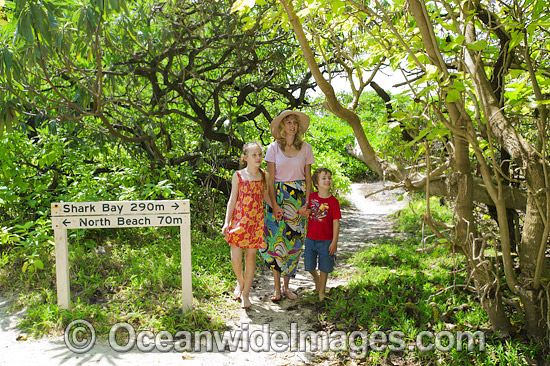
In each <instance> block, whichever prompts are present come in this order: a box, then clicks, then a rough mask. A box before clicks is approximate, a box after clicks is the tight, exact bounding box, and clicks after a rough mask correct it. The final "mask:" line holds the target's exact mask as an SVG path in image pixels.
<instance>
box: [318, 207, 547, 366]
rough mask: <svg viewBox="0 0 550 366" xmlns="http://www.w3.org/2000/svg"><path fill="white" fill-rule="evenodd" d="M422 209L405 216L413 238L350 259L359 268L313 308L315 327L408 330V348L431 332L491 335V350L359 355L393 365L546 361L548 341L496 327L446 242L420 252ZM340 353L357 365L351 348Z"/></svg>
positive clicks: (441, 213)
mask: <svg viewBox="0 0 550 366" xmlns="http://www.w3.org/2000/svg"><path fill="white" fill-rule="evenodd" d="M433 209H434V212H435V215H437V216H438V219H442V220H445V219H446V220H448V219H449V218H450V216H451V212H450V209H449V207H447V206H445V205H439V203H437V205H434V207H433ZM423 212H425V200H419V201H415V202H413V204H412V207H409V208H408V209H405V210H404V211H402V212H401V213H400V214H399V215H398V217H399V220H400V227H401V229H402V230H403V231H407V232H409V233H411V234H410V235H409V236H408V238H407V239H405V240H403V239H396V238H392V239H385V238H379V239H378V240H376V241H375V242H374V243H373V245H370V246H368V247H366V248H365V249H364V250H363V251H361V252H359V253H357V254H356V255H354V256H353V257H351V258H350V259H348V260H349V261H350V262H351V263H352V264H353V267H354V271H352V274H349V273H346V274H345V275H346V276H347V278H349V283H348V285H347V286H338V287H335V288H331V289H330V291H329V292H328V294H327V296H328V297H329V298H330V300H327V301H324V302H322V303H321V304H316V305H312V306H314V307H315V309H316V312H317V314H318V315H317V319H315V320H316V321H317V323H318V325H317V326H316V327H317V328H319V329H331V330H339V331H344V332H347V333H348V334H349V333H350V332H353V331H366V332H367V333H368V334H373V332H376V331H381V332H383V333H384V334H386V335H389V334H390V333H391V332H402V333H400V334H403V335H404V337H403V339H404V340H405V342H406V344H407V345H409V344H413V343H414V342H415V340H416V338H417V336H418V335H419V334H420V332H424V331H430V332H433V333H434V334H436V333H437V332H441V331H450V332H451V333H452V334H453V335H454V336H456V335H457V332H461V331H462V332H465V331H470V332H472V333H475V332H476V331H481V332H483V333H484V335H485V337H486V338H485V339H486V348H485V349H483V347H480V345H479V343H478V344H476V345H475V346H474V348H473V349H472V350H468V349H467V347H466V346H467V345H466V344H465V343H464V344H463V346H464V349H462V350H460V351H459V350H457V347H453V348H451V349H450V350H449V351H441V350H437V349H434V350H430V351H422V350H418V349H417V348H416V349H410V350H409V349H404V350H401V351H399V352H398V351H395V350H392V349H390V347H380V348H381V349H378V350H373V349H372V348H369V347H367V350H366V352H364V353H363V354H361V355H360V356H361V357H360V360H362V361H364V362H366V363H367V364H379V365H387V364H391V362H390V360H391V359H395V358H397V359H401V360H403V359H407V360H410V362H413V364H422V365H424V364H431V365H439V364H452V365H472V364H475V365H526V364H533V362H535V363H536V362H538V363H539V364H547V363H548V362H549V361H550V357H549V356H548V354H547V350H545V348H544V347H542V345H536V344H532V343H530V342H528V341H525V340H523V339H521V338H515V339H510V338H507V337H502V338H500V337H499V335H498V334H495V333H493V332H492V331H491V328H490V323H489V320H488V317H487V315H486V313H485V311H484V310H483V309H482V307H481V305H480V304H479V302H478V301H477V298H476V296H475V294H473V293H471V292H468V291H466V289H465V287H464V286H463V285H464V284H465V279H464V278H463V276H464V273H465V272H456V270H460V269H462V266H463V264H462V259H461V258H460V257H454V258H453V256H452V254H451V253H450V252H449V251H448V249H447V248H446V247H445V246H443V245H440V246H437V247H436V248H435V249H434V250H432V251H429V252H417V251H416V249H418V248H420V247H421V245H420V240H421V238H422V237H421V235H418V234H416V233H418V232H420V231H421V228H420V227H419V225H420V224H419V223H420V219H419V215H420V214H422V213H423ZM455 273H457V274H455ZM453 284H456V285H458V286H456V287H453V286H452V285H453ZM461 285H462V286H461ZM307 301H308V302H311V301H314V300H312V299H308V300H307ZM337 356H338V358H339V359H341V360H345V359H348V360H349V362H352V361H351V359H350V358H349V357H350V355H349V353H346V352H344V353H341V354H338V355H337ZM407 364H410V363H407Z"/></svg>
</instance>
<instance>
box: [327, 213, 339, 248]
mask: <svg viewBox="0 0 550 366" xmlns="http://www.w3.org/2000/svg"><path fill="white" fill-rule="evenodd" d="M339 234H340V220H332V243H330V246H329V247H328V253H329V254H330V255H334V254H336V251H337V250H338V235H339Z"/></svg>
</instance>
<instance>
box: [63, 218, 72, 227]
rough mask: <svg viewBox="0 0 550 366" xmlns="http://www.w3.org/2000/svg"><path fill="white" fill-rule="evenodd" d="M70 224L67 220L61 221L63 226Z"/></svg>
mask: <svg viewBox="0 0 550 366" xmlns="http://www.w3.org/2000/svg"><path fill="white" fill-rule="evenodd" d="M70 223H71V222H70V221H69V220H67V219H65V220H63V225H65V226H67V224H70Z"/></svg>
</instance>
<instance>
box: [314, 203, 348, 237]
mask: <svg viewBox="0 0 550 366" xmlns="http://www.w3.org/2000/svg"><path fill="white" fill-rule="evenodd" d="M308 207H309V209H311V215H309V220H308V224H307V237H308V238H310V239H313V240H332V234H333V227H332V221H333V220H339V219H341V218H342V215H341V213H340V202H338V200H337V199H336V197H334V196H332V195H331V196H330V197H328V198H321V197H319V193H318V192H313V193H311V194H310V195H309V204H308Z"/></svg>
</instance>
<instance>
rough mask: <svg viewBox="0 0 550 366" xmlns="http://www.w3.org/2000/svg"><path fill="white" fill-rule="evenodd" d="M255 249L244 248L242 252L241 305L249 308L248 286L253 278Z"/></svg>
mask: <svg viewBox="0 0 550 366" xmlns="http://www.w3.org/2000/svg"><path fill="white" fill-rule="evenodd" d="M256 251H257V250H256V249H246V250H245V252H244V286H243V292H242V295H241V307H242V308H243V309H246V308H249V307H250V306H251V305H252V304H251V303H250V298H249V297H250V287H252V280H253V279H254V271H255V270H256Z"/></svg>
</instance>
